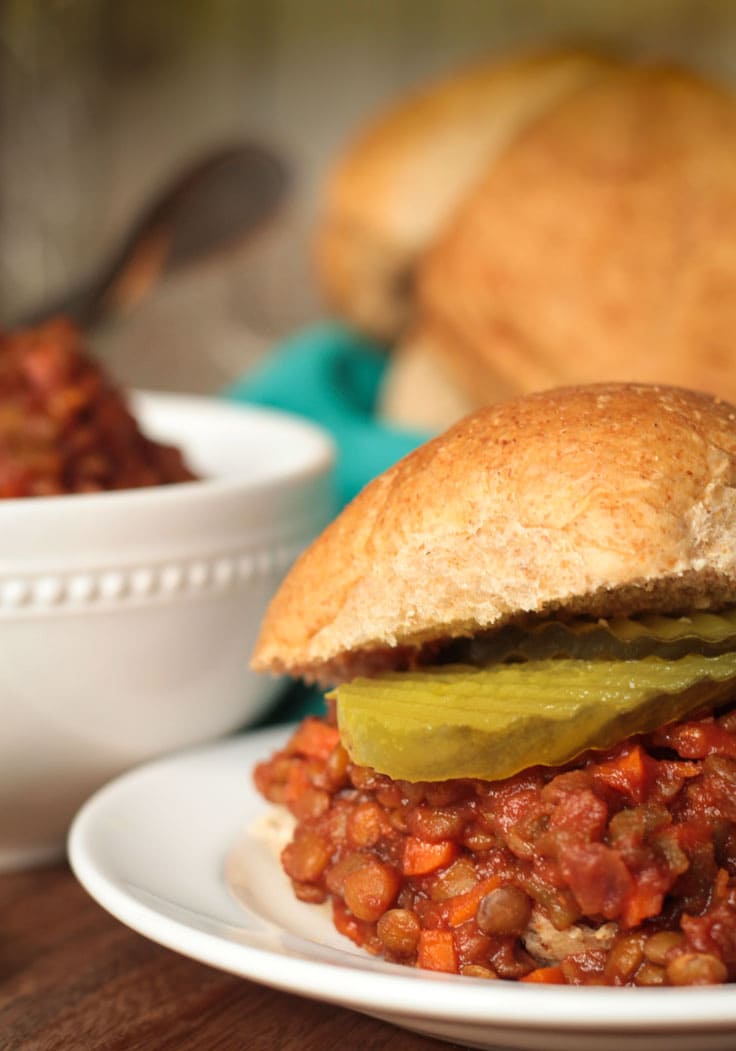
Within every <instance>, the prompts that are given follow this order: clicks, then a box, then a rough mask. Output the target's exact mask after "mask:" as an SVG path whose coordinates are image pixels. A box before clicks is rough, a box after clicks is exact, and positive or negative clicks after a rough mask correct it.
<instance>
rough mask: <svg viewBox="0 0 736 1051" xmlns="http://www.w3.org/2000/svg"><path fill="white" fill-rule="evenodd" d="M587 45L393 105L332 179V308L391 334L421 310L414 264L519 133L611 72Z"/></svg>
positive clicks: (494, 65) (483, 66)
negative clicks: (573, 93) (415, 310)
mask: <svg viewBox="0 0 736 1051" xmlns="http://www.w3.org/2000/svg"><path fill="white" fill-rule="evenodd" d="M607 66H608V61H607V60H606V59H604V58H602V57H597V56H595V55H593V54H588V53H585V52H583V51H574V50H557V51H547V52H544V53H539V54H533V55H523V56H515V57H513V58H510V59H506V60H503V61H500V60H498V59H489V60H487V61H485V62H483V63H480V64H478V65H476V66H472V67H470V68H467V69H463V70H460V71H459V72H457V73H455V74H454V75H452V76H450V77H447V78H446V79H443V80H441V81H439V82H437V83H432V84H430V85H428V86H427V87H425V88H422V89H420V90H418V91H417V92H416V93H415V94H413V95H411V96H410V97H408V98H405V99H402V100H401V101H400V102H399V103H397V104H394V105H392V106H389V107H388V108H387V109H386V111H385V112H383V113H381V114H380V115H379V116H378V117H377V118H376V119H375V120H374V121H373V122H372V123H371V124H370V125H369V126H368V127H367V128H366V129H365V131H364V132H363V133H362V134H360V135H359V136H358V137H357V139H356V140H355V141H354V142H353V143H351V144H349V145H348V146H347V148H346V149H345V151H344V152H343V154H342V155H341V156H340V158H339V159H338V161H337V163H336V165H335V167H334V170H333V172H332V173H331V175H330V176H329V179H328V181H327V184H326V189H325V194H324V198H325V199H324V203H323V206H322V214H321V216H320V220H319V225H318V230H317V238H316V264H317V273H318V277H319V280H320V284H321V287H322V289H323V291H324V294H325V297H326V299H327V301H328V303H329V304H330V305H331V306H332V307H333V308H334V309H335V310H336V311H337V313H338V314H340V315H341V316H342V317H344V318H346V319H348V320H349V321H352V322H353V323H354V324H355V325H356V326H357V327H358V328H360V329H362V330H364V331H367V332H369V333H370V334H372V335H374V336H377V337H379V338H380V339H385V340H389V341H390V340H393V339H394V338H395V337H396V336H397V335H398V334H399V333H400V332H401V331H402V330H403V329H404V328H405V326H406V324H407V322H408V321H409V319H410V317H411V315H412V307H413V298H414V297H413V279H414V270H415V266H416V263H417V260H418V259H419V258H420V256H421V254H422V253H423V252H424V250H425V249H426V248H427V247H428V246H429V245H430V244H431V243H432V241H433V240H434V238H435V237H436V236H437V235H438V234H439V232H440V230H441V229H442V227H443V225H444V223H445V222H446V221H447V220H448V218H449V217H450V216H451V215H452V213H453V211H454V209H455V208H456V207H457V205H458V204H459V203H460V201H461V200H462V199H463V198H464V196H465V194H466V193H467V192H468V191H469V190H470V189H471V188H472V187H473V185H474V184H475V182H476V181H477V180H478V179H480V178H481V176H482V175H483V174H484V173H485V172H486V171H487V170H488V167H489V165H490V164H491V163H492V161H493V160H494V159H495V157H497V156H498V155H499V153H500V152H501V151H502V150H503V149H504V147H505V146H506V144H507V143H508V142H510V141H511V140H512V139H513V138H514V137H515V136H516V135H517V134H518V133H519V131H520V130H521V129H523V128H524V127H525V126H526V125H527V124H529V123H530V122H531V121H533V120H534V119H535V118H536V117H537V116H538V115H539V114H540V113H543V112H544V111H546V110H547V109H548V108H549V107H550V106H552V105H553V104H554V103H555V102H557V101H558V100H559V99H561V98H563V97H564V96H565V95H567V94H568V93H569V92H571V91H574V90H575V89H576V88H579V87H580V86H582V85H584V84H586V83H588V82H589V81H590V80H591V78H593V77H594V76H596V75H598V74H599V73H600V72H601V71H602V70H604V69H606V68H607Z"/></svg>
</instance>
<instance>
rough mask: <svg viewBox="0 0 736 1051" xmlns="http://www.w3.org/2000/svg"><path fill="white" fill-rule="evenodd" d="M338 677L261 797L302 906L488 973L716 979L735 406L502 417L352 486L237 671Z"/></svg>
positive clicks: (418, 959)
mask: <svg viewBox="0 0 736 1051" xmlns="http://www.w3.org/2000/svg"><path fill="white" fill-rule="evenodd" d="M253 666H254V667H255V668H256V669H258V670H261V671H270V672H272V673H276V674H284V673H287V674H291V675H294V676H301V677H304V678H305V679H307V680H310V681H313V682H318V683H320V684H322V685H324V686H325V687H326V688H327V689H328V693H327V709H326V714H325V716H324V717H322V718H316V717H311V718H308V719H306V720H305V721H304V722H303V723H302V724H301V725H300V726H299V727H297V729H296V730H295V731H294V733H293V735H292V736H291V738H290V740H289V741H288V743H287V744H286V745H285V747H284V748H283V749H281V750H280V751H279V752H277V753H276V754H275V755H273V756H271V757H264V760H263V762H261V763H260V764H259V765H258V767H257V768H256V770H255V774H254V776H255V781H256V785H257V787H258V789H259V790H260V791H261V793H262V794H263V795H264V796H265V798H266V799H267V800H269V801H271V802H272V803H274V804H277V805H279V806H282V807H286V808H287V809H288V810H289V811H290V812H291V814H292V816H293V819H294V822H295V824H294V831H293V834H292V836H291V839H290V841H289V842H288V843H287V844H286V846H285V847H284V849H283V852H282V854H281V862H282V864H283V867H284V870H285V872H286V873H287V875H288V876H289V878H290V880H291V884H292V886H293V889H294V893H295V895H296V897H297V898H298V899H300V900H302V901H304V902H309V903H313V904H319V903H328V904H329V907H330V908H331V909H332V915H333V919H334V923H335V925H336V927H337V929H338V930H339V931H340V932H341V933H342V934H344V935H346V936H347V937H348V938H350V939H352V941H354V942H355V943H356V944H358V945H360V946H362V947H363V948H365V949H366V950H367V951H368V952H370V953H374V954H378V955H381V956H383V957H385V958H386V959H388V960H390V961H394V962H400V963H404V964H407V965H409V966H417V967H423V968H429V969H432V970H436V971H445V972H450V973H457V974H461V975H464V976H466V977H469V978H475V979H483V980H494V979H504V980H518V981H524V982H538V983H557V984H574V985H590V984H597V985H637V986H657V985H675V986H681V985H699V984H716V983H722V982H728V981H732V980H734V978H736V705H735V703H734V702H735V701H736V407H735V406H733V405H730V404H728V403H726V402H723V401H720V400H718V399H717V398H714V397H712V396H710V395H706V394H702V393H695V392H692V391H688V390H685V389H679V388H671V387H665V386H654V385H637V384H594V385H589V386H579V387H569V388H560V389H554V390H551V391H546V392H541V393H536V394H531V395H527V396H524V397H521V398H518V399H514V400H509V401H505V402H500V403H497V404H495V405H493V406H490V407H487V408H484V409H481V410H479V411H478V412H477V413H475V414H473V415H471V416H469V417H467V418H465V419H463V420H462V421H460V422H459V423H457V424H456V425H454V426H453V427H451V428H450V429H449V430H448V431H446V432H445V433H444V434H442V435H441V436H439V437H437V438H435V439H433V440H432V441H430V442H428V443H427V444H426V445H424V446H422V447H420V448H419V449H417V450H415V451H414V452H413V453H411V454H410V455H409V456H408V457H406V458H405V459H403V460H402V461H400V462H399V463H397V464H396V465H394V466H393V467H392V468H390V469H389V470H388V471H387V472H385V473H384V474H383V475H381V476H379V477H378V478H377V479H375V480H374V481H373V482H371V483H370V484H369V485H368V486H367V487H366V488H365V489H364V490H363V491H362V492H361V493H360V494H359V495H358V496H357V497H356V499H355V500H354V501H353V502H352V503H351V504H350V505H348V507H346V508H345V510H344V511H343V512H342V513H341V514H340V515H339V516H338V518H336V519H335V520H334V521H333V522H332V523H331V525H330V526H329V527H328V528H327V530H326V531H325V532H324V533H323V534H322V535H321V536H320V537H319V538H318V539H317V540H316V541H315V543H314V544H313V545H312V547H311V548H309V549H308V550H307V551H306V552H305V553H304V554H303V555H302V556H301V557H300V559H299V560H298V561H297V563H296V564H295V566H294V567H293V569H292V570H291V572H290V574H289V575H288V576H287V578H286V580H285V581H284V583H283V585H282V587H281V589H280V591H279V592H278V593H277V595H276V596H275V598H274V599H273V601H272V603H271V606H270V608H269V610H268V612H267V615H266V618H265V621H264V623H263V626H262V631H261V634H260V637H259V640H258V643H257V645H256V649H255V652H254V655H253Z"/></svg>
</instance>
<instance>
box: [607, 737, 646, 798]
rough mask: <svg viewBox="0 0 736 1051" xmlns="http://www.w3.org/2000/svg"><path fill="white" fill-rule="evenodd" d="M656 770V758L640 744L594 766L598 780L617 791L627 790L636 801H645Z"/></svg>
mask: <svg viewBox="0 0 736 1051" xmlns="http://www.w3.org/2000/svg"><path fill="white" fill-rule="evenodd" d="M655 772H656V766H655V762H654V760H653V759H651V757H650V756H648V755H647V753H646V752H645V751H644V749H643V748H642V747H641V745H639V744H637V745H634V747H633V748H630V749H629V750H628V751H626V752H623V753H622V754H621V755H618V756H616V758H615V759H611V760H608V761H607V762H602V763H598V764H597V765H596V766H594V768H593V776H594V777H595V778H596V780H599V781H602V782H603V783H604V784H605V785H608V786H609V787H610V788H613V789H615V790H616V791H617V792H625V793H626V795H628V796H629V798H630V799H631V800H632V802H634V803H643V802H644V799H645V798H646V793H647V790H648V788H649V786H650V783H651V781H652V779H653V777H654V774H655Z"/></svg>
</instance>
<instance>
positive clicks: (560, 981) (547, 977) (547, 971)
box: [521, 967, 566, 985]
mask: <svg viewBox="0 0 736 1051" xmlns="http://www.w3.org/2000/svg"><path fill="white" fill-rule="evenodd" d="M521 981H522V982H538V983H539V984H541V985H565V984H566V982H565V976H564V974H563V973H562V969H561V968H560V967H537V968H536V970H534V971H530V972H529V974H527V975H524V977H523V978H522V979H521Z"/></svg>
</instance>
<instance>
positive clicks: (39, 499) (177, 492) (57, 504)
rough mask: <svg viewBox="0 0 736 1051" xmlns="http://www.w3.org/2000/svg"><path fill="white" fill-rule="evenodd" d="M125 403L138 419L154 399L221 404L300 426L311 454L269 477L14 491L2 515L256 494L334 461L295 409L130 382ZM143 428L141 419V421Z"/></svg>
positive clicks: (0, 507)
mask: <svg viewBox="0 0 736 1051" xmlns="http://www.w3.org/2000/svg"><path fill="white" fill-rule="evenodd" d="M126 396H127V400H128V403H129V405H130V406H131V407H132V409H133V412H134V415H135V416H136V419H137V420H138V422H139V424H140V423H141V420H140V418H139V413H140V412H141V411H143V412H145V407H146V405H147V404H148V405H151V406H154V405H156V404H159V405H164V404H167V403H168V404H170V405H171V406H176V405H180V406H182V407H184V406H188V407H190V408H192V409H196V408H197V407H198V406H199V407H204V406H206V407H207V409H208V410H211V409H214V410H216V411H217V410H220V409H222V410H224V411H225V413H226V414H228V415H231V416H232V417H233V418H234V417H236V416H237V415H242V416H244V417H246V416H247V417H250V419H251V420H254V419H263V420H269V421H271V422H276V423H279V422H281V423H283V424H285V425H288V426H289V427H290V428H292V429H293V430H294V431H296V432H298V431H301V432H302V434H305V435H309V437H310V439H311V441H312V442H313V443H314V446H315V455H314V456H313V457H312V458H311V460H307V459H306V458H305V459H304V460H303V462H301V463H297V464H295V465H293V466H290V467H288V468H286V469H284V470H283V471H280V472H279V473H278V474H277V475H274V476H273V477H268V476H265V477H261V478H258V479H252V478H249V477H248V476H247V475H245V474H243V475H240V474H237V473H232V474H227V475H208V476H206V477H204V478H194V479H192V480H190V481H185V482H168V483H165V484H162V485H148V486H139V487H137V488H131V489H106V490H103V491H98V492H93V493H59V494H54V495H51V496H16V497H7V498H5V499H0V518H2V517H3V516H8V515H9V514H10V513H11V512H18V511H20V509H23V511H24V513H26V514H33V513H36V512H34V511H32V510H31V509H32V508H38V512H37V513H39V514H40V513H42V509H45V510H48V509H49V508H53V509H55V510H57V511H59V512H61V511H62V508H63V509H66V510H68V509H69V508H70V507H77V508H81V507H82V506H84V507H85V508H90V507H92V508H93V507H95V506H96V505H98V504H100V503H102V504H104V505H110V504H111V502H112V501H114V502H115V503H116V504H126V503H130V504H131V505H133V506H135V505H136V504H139V503H146V502H151V501H152V500H154V499H155V500H157V501H161V502H162V503H165V504H169V503H173V504H176V503H177V502H180V501H183V500H188V499H190V498H191V497H192V496H193V495H195V494H197V493H201V492H206V493H210V492H211V493H212V494H213V495H216V494H228V493H233V492H240V491H244V490H247V491H250V492H253V493H255V494H259V493H265V492H269V491H272V490H275V489H278V488H280V487H282V486H284V485H293V484H294V483H295V482H300V481H309V480H310V479H313V478H315V477H319V476H320V475H322V474H325V473H327V472H328V471H329V470H330V469H331V468H332V467H334V464H335V461H336V457H337V449H336V446H335V442H334V441H333V439H332V437H331V436H330V434H329V432H328V431H327V430H326V429H325V428H323V427H321V426H320V425H319V424H317V423H314V422H313V421H312V420H309V419H306V418H305V417H302V416H298V415H297V414H296V413H291V412H287V411H285V410H283V409H275V408H271V407H270V406H265V405H256V404H250V403H249V402H240V401H232V400H228V399H227V398H224V397H219V396H217V395H206V394H189V393H178V392H175V391H156V390H143V389H138V388H132V389H130V390H128V391H127V392H126ZM143 426H144V428H145V423H144V424H143Z"/></svg>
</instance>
